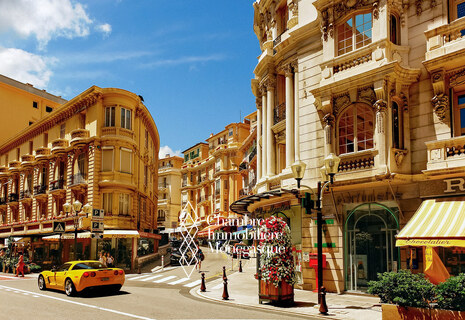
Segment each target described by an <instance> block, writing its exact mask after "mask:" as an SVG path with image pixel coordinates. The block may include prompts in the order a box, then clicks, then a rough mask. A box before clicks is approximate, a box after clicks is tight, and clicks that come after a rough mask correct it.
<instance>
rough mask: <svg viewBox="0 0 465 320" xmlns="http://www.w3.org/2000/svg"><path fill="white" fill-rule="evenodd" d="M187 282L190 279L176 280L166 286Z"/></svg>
mask: <svg viewBox="0 0 465 320" xmlns="http://www.w3.org/2000/svg"><path fill="white" fill-rule="evenodd" d="M187 280H190V278H181V279H178V280H176V281H173V282H170V283H168V284H171V285H175V284H178V283H181V282H184V281H187Z"/></svg>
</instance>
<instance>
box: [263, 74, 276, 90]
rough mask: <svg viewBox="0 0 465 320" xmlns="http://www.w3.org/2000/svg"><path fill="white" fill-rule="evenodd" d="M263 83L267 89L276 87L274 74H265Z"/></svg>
mask: <svg viewBox="0 0 465 320" xmlns="http://www.w3.org/2000/svg"><path fill="white" fill-rule="evenodd" d="M263 84H264V85H265V86H266V89H267V90H270V89H274V88H275V87H276V77H275V76H274V75H269V76H267V77H266V79H265V81H263Z"/></svg>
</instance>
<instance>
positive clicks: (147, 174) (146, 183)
mask: <svg viewBox="0 0 465 320" xmlns="http://www.w3.org/2000/svg"><path fill="white" fill-rule="evenodd" d="M148 180H149V167H148V166H144V185H148ZM165 185H166V183H165Z"/></svg>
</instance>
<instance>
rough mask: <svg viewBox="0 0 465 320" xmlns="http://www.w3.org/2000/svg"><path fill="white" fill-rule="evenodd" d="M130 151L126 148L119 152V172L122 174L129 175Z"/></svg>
mask: <svg viewBox="0 0 465 320" xmlns="http://www.w3.org/2000/svg"><path fill="white" fill-rule="evenodd" d="M131 164H132V151H131V150H129V149H126V148H121V150H120V166H121V167H120V171H121V172H123V173H131V172H132V170H131Z"/></svg>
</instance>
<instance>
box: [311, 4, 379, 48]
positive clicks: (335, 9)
mask: <svg viewBox="0 0 465 320" xmlns="http://www.w3.org/2000/svg"><path fill="white" fill-rule="evenodd" d="M371 8H372V9H373V11H372V12H373V17H374V18H375V19H378V18H379V0H346V1H342V2H339V3H336V4H334V5H332V6H329V7H327V8H325V9H323V10H321V16H322V20H321V26H320V29H321V32H322V33H323V39H324V40H325V41H328V35H329V36H330V37H331V38H332V37H333V29H334V24H335V23H336V22H337V20H338V19H340V18H342V17H345V16H347V14H349V13H351V12H353V11H355V10H359V9H371Z"/></svg>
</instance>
